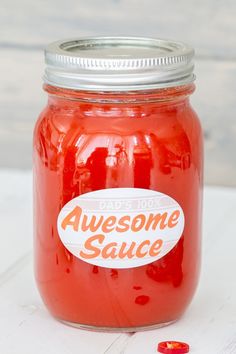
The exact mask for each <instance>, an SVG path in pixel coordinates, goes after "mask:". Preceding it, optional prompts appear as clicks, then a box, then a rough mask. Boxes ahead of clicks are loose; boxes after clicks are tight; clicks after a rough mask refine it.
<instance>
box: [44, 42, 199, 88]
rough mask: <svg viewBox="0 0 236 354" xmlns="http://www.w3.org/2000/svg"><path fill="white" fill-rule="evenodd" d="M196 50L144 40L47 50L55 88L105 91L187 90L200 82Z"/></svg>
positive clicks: (60, 44) (60, 45)
mask: <svg viewBox="0 0 236 354" xmlns="http://www.w3.org/2000/svg"><path fill="white" fill-rule="evenodd" d="M193 57H194V50H193V49H192V48H191V47H190V46H188V45H186V44H185V43H182V42H177V41H171V40H165V39H156V38H143V37H85V38H76V39H68V40H61V41H57V42H53V43H51V44H49V46H48V47H47V48H46V49H45V62H46V69H45V75H44V81H45V82H46V83H47V84H49V85H54V86H59V87H64V88H71V89H89V90H95V91H97V90H99V91H100V90H105V91H108V90H109V91H113V90H114V91H124V90H131V89H135V90H140V89H141V90H143V89H148V88H162V87H171V86H177V85H185V84H188V83H190V82H192V81H193V80H194V74H193V68H194V65H193Z"/></svg>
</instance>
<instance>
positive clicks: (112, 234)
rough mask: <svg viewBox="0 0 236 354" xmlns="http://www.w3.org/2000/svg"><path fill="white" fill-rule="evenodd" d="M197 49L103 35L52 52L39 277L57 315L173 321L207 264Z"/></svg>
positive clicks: (38, 211) (38, 152) (128, 323)
mask: <svg viewBox="0 0 236 354" xmlns="http://www.w3.org/2000/svg"><path fill="white" fill-rule="evenodd" d="M192 60H193V50H192V49H191V48H190V47H188V46H186V45H185V44H183V43H179V42H172V41H165V40H160V39H150V38H135V37H132V38H130V37H127V38H126V37H121V38H120V37H119V38H118V37H105V38H103V37H99V38H83V39H75V40H68V41H59V42H55V43H53V44H51V45H49V47H48V48H47V49H46V65H47V66H46V72H45V77H44V79H45V85H44V89H45V91H46V92H47V93H48V95H49V99H48V105H47V106H46V108H45V109H44V110H43V112H42V113H41V115H40V117H39V119H38V121H37V123H36V127H35V131H34V230H35V231H34V232H35V237H34V249H35V277H36V282H37V285H38V288H39V291H40V294H41V296H42V299H43V301H44V303H45V305H46V306H47V308H48V309H49V311H50V312H51V314H52V315H53V316H54V317H56V318H57V319H59V320H61V321H63V322H66V323H69V324H71V325H74V326H78V327H80V328H89V329H94V330H105V331H119V332H120V331H130V332H133V331H137V330H143V329H149V328H152V327H160V326H163V325H166V324H169V323H171V322H173V321H176V320H177V319H179V318H180V316H181V315H182V314H183V312H184V311H185V310H186V308H187V306H188V305H189V303H190V301H191V299H192V297H193V294H194V292H195V289H196V286H197V283H198V277H199V266H200V251H201V249H200V246H201V205H202V132H201V127H200V123H199V120H198V117H197V115H196V113H195V112H194V111H193V109H192V108H191V106H190V102H189V96H190V94H192V92H193V91H194V84H193V81H194V75H193V62H192Z"/></svg>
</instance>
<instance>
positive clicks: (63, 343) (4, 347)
mask: <svg viewBox="0 0 236 354" xmlns="http://www.w3.org/2000/svg"><path fill="white" fill-rule="evenodd" d="M31 190H32V187H31V173H30V172H27V171H23V172H20V171H9V170H5V171H3V170H1V171H0V224H1V227H2V235H1V240H2V244H1V250H2V253H1V257H0V353H1V354H32V353H34V354H45V353H46V354H55V353H56V354H74V353H75V354H78V353H79V354H118V353H124V354H134V353H145V354H152V353H156V352H157V351H156V345H157V343H158V342H159V341H163V340H169V339H173V340H181V341H186V342H188V343H189V344H190V345H191V351H190V352H191V353H195V354H233V353H236V301H235V299H236V282H235V269H236V255H235V248H236V233H235V229H236V214H235V211H236V189H230V188H228V189H227V188H216V187H206V188H205V200H204V222H203V231H204V232H203V264H202V273H201V281H200V285H199V287H198V291H197V293H196V296H195V298H194V300H193V302H192V304H191V306H190V307H189V309H188V310H187V312H186V314H185V315H184V316H183V317H182V319H181V320H179V321H178V322H177V323H175V324H173V325H171V326H168V327H165V328H162V329H158V330H152V331H147V332H142V333H132V334H120V333H115V334H113V333H110V334H107V333H95V332H88V331H84V330H78V329H75V328H71V327H68V326H66V325H63V324H61V323H59V322H57V321H56V320H54V319H53V318H51V316H50V315H49V314H48V312H47V310H46V308H45V307H44V305H43V303H42V301H41V299H40V297H39V294H38V292H37V289H36V286H35V283H34V279H33V271H32V201H31V199H32V192H31Z"/></svg>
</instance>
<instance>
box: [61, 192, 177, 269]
mask: <svg viewBox="0 0 236 354" xmlns="http://www.w3.org/2000/svg"><path fill="white" fill-rule="evenodd" d="M57 228H58V233H59V236H60V239H61V241H62V243H63V244H64V246H65V247H66V248H67V249H68V250H69V251H70V252H71V253H72V254H73V255H74V256H76V257H78V258H80V259H81V260H83V261H85V262H88V263H90V264H93V265H97V266H101V267H106V268H133V267H139V266H142V265H144V264H148V263H151V262H154V261H156V260H158V259H160V258H161V257H163V256H165V255H166V254H167V253H168V252H170V251H171V249H172V248H173V247H174V246H175V245H176V244H177V242H178V241H179V239H180V237H181V235H182V232H183V229H184V213H183V210H182V208H181V206H180V205H179V204H178V203H177V202H176V200H174V199H173V198H171V197H169V196H168V195H166V194H163V193H160V192H156V191H153V190H149V189H141V188H108V189H102V190H98V191H95V192H90V193H86V194H82V195H80V196H79V197H76V198H74V199H72V200H70V201H69V202H68V203H67V204H66V205H65V206H64V207H63V208H62V209H61V211H60V213H59V215H58V219H57Z"/></svg>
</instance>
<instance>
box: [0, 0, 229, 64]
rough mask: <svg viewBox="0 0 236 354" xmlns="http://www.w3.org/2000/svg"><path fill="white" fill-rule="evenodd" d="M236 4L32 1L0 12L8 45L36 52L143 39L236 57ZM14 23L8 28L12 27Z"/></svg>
mask: <svg viewBox="0 0 236 354" xmlns="http://www.w3.org/2000/svg"><path fill="white" fill-rule="evenodd" d="M235 11H236V4H235V1H234V0H225V1H214V0H208V1H204V0H199V1H198V2H197V3H195V4H193V3H192V2H191V1H188V0H180V1H171V2H170V1H166V0H158V1H156V0H147V1H145V2H144V1H140V0H139V1H135V0H122V1H121V0H103V1H102V2H99V6H97V2H96V1H94V0H87V1H86V2H85V1H84V2H78V1H76V0H71V1H70V3H69V4H68V3H67V2H65V1H63V0H57V1H56V0H54V1H50V2H46V1H45V0H44V1H40V2H38V3H37V4H36V3H34V2H32V1H30V0H22V1H20V2H19V1H15V0H10V1H7V2H5V4H4V5H3V9H2V11H1V12H0V21H1V27H2V30H1V38H2V40H1V43H2V45H3V46H5V47H9V46H19V45H21V46H22V48H23V47H25V48H27V47H28V46H29V47H31V48H32V47H33V48H38V47H42V46H45V44H46V43H48V42H51V41H53V40H57V39H60V38H67V37H69V38H70V37H75V36H83V35H99V34H102V35H119V34H126V35H131V34H132V35H134V34H135V35H140V36H160V37H166V38H176V39H179V40H185V41H186V42H189V43H191V44H192V45H193V46H194V47H195V48H196V50H197V53H198V55H200V56H211V57H212V56H216V57H223V58H229V57H231V58H233V57H236V47H235V38H234V33H235V31H236V22H235V16H234V14H235ZM9 24H10V25H9Z"/></svg>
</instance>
